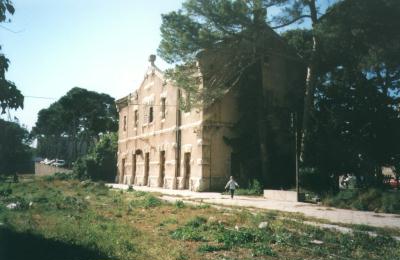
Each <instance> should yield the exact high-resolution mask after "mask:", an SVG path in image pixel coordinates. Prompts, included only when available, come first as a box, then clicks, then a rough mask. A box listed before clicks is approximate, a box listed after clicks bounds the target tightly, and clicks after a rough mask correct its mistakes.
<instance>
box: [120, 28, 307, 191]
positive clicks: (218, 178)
mask: <svg viewBox="0 0 400 260" xmlns="http://www.w3.org/2000/svg"><path fill="white" fill-rule="evenodd" d="M271 36H272V37H271V39H269V41H270V47H271V48H272V49H273V50H274V52H271V54H270V55H269V56H268V57H265V59H264V60H265V61H264V63H263V64H262V68H261V69H262V82H263V92H264V95H265V96H266V97H267V98H268V100H269V102H272V103H276V104H286V103H288V102H287V101H288V100H293V99H302V94H303V93H304V92H303V91H304V90H303V89H302V86H304V85H303V83H304V76H305V68H304V65H302V64H301V62H299V60H298V58H296V57H295V58H293V57H294V56H293V55H292V54H291V52H290V50H288V47H287V46H286V45H285V44H282V40H281V39H280V38H279V36H277V35H276V34H274V33H271ZM240 47H241V46H238V48H240ZM211 56H213V57H214V59H212V58H210V57H211ZM215 57H216V58H215ZM224 57H225V59H224ZM226 57H228V56H224V55H223V54H221V53H218V54H215V53H214V54H213V53H208V54H207V53H206V54H205V55H202V58H200V59H199V67H200V69H202V68H203V70H201V72H202V74H203V75H205V74H204V73H203V72H204V71H205V70H204V68H209V69H210V68H211V69H212V68H221V67H222V66H223V65H224V63H226V62H229V61H228V60H229V58H226ZM154 61H155V56H154V55H152V56H150V66H149V67H148V69H147V71H146V73H145V76H144V79H143V81H142V83H141V84H140V86H139V88H138V89H137V90H136V91H134V92H132V93H130V94H129V95H128V96H125V97H123V98H121V99H119V100H117V101H116V104H117V108H118V111H119V140H118V176H117V182H119V183H124V184H133V185H144V186H150V187H162V188H166V189H189V190H193V191H207V190H221V189H223V187H224V185H225V183H226V182H227V180H228V179H229V176H230V175H235V172H237V171H238V168H240V165H238V160H237V157H236V156H237V155H236V154H235V153H233V151H232V149H231V147H230V146H228V145H227V144H226V143H225V141H224V138H230V137H234V133H233V132H232V127H233V126H234V124H235V123H236V122H237V121H238V119H239V116H240V115H239V111H238V104H237V100H238V99H237V95H238V94H237V93H235V91H232V90H230V91H227V92H226V93H225V95H224V96H223V97H222V98H220V99H218V100H217V101H215V102H214V103H213V104H212V105H209V106H207V107H203V108H193V109H191V110H190V111H182V110H181V109H180V104H179V102H180V100H181V99H182V97H184V93H182V91H181V90H180V89H179V88H177V87H175V86H173V84H172V83H171V82H170V81H167V80H166V79H165V78H164V74H163V72H162V71H161V70H160V69H158V68H157V66H155V64H154ZM210 63H213V64H210ZM289 103H294V102H292V101H289ZM277 106H278V107H279V109H280V110H285V111H289V110H290V109H289V108H288V107H286V105H277ZM283 106H285V107H283ZM254 120H257V119H256V118H255V119H254ZM274 120H275V121H277V122H278V124H277V125H280V128H279V129H278V128H277V130H276V134H275V135H274V136H276V137H273V138H275V139H282V140H283V141H281V142H280V144H279V145H278V146H279V147H282V149H283V150H285V151H286V154H287V151H289V150H290V149H291V148H290V147H291V146H292V145H291V144H289V143H288V141H287V140H288V139H287V138H286V137H287V136H288V135H289V124H290V118H289V115H288V116H284V118H283V117H282V116H279V117H277V118H275V119H274ZM285 138H286V139H285ZM279 147H278V149H279ZM281 154H282V153H281ZM290 157H293V156H291V155H290ZM288 164H289V163H288V162H286V161H285V160H283V167H282V168H284V167H286V168H288V169H289V168H290V167H287V165H288ZM289 171H290V169H289ZM293 172H294V171H293ZM278 175H279V173H278ZM293 176H294V175H293ZM277 178H279V176H277ZM285 178H286V177H285V176H284V175H282V178H281V179H282V182H285V181H286V180H285Z"/></svg>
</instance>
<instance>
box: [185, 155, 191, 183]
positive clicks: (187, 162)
mask: <svg viewBox="0 0 400 260" xmlns="http://www.w3.org/2000/svg"><path fill="white" fill-rule="evenodd" d="M183 160H184V164H183V165H184V173H185V175H184V178H185V179H184V184H183V188H184V189H189V181H190V153H185V154H184V156H183Z"/></svg>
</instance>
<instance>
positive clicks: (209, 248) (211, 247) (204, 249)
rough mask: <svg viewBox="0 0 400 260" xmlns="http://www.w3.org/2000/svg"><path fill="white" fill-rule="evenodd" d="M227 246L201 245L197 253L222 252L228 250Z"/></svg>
mask: <svg viewBox="0 0 400 260" xmlns="http://www.w3.org/2000/svg"><path fill="white" fill-rule="evenodd" d="M226 249H227V248H226V246H224V245H210V244H208V243H204V244H201V245H200V246H199V247H198V248H197V251H198V252H200V253H206V252H215V251H221V250H226Z"/></svg>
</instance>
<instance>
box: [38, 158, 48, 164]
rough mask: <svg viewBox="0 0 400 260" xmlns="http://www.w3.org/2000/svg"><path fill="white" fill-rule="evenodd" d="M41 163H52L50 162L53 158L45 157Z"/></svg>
mask: <svg viewBox="0 0 400 260" xmlns="http://www.w3.org/2000/svg"><path fill="white" fill-rule="evenodd" d="M40 163H43V164H50V163H51V160H49V159H47V158H45V159H44V160H43V161H41V162H40Z"/></svg>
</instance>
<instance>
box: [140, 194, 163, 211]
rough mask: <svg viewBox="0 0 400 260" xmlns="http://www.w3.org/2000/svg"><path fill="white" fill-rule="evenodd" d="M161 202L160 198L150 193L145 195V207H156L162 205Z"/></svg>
mask: <svg viewBox="0 0 400 260" xmlns="http://www.w3.org/2000/svg"><path fill="white" fill-rule="evenodd" d="M161 204H162V203H161V200H160V199H159V198H157V197H155V196H153V195H151V194H149V195H147V196H145V199H144V203H143V206H144V207H145V208H154V207H158V206H160V205H161Z"/></svg>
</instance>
